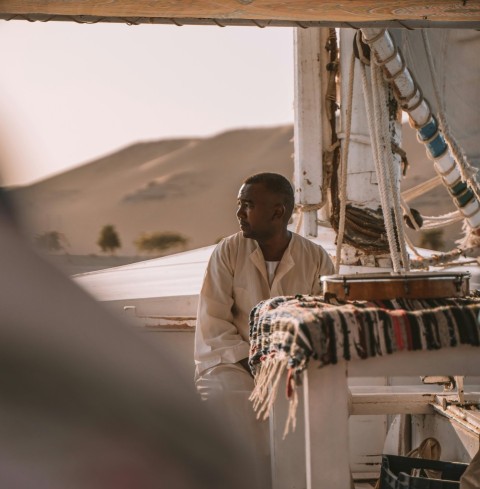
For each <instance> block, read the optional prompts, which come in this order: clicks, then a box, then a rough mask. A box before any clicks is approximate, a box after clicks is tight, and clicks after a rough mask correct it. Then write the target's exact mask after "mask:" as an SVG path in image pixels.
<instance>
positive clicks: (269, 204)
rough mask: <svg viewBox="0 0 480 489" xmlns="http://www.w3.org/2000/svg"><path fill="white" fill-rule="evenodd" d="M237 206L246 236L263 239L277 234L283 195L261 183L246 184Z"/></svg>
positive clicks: (241, 190)
mask: <svg viewBox="0 0 480 489" xmlns="http://www.w3.org/2000/svg"><path fill="white" fill-rule="evenodd" d="M237 206H238V208H237V219H238V223H239V224H240V229H241V230H242V232H243V236H244V237H245V238H252V239H256V240H257V241H258V240H260V241H261V240H265V239H269V238H271V237H272V236H273V235H274V234H275V232H276V231H277V229H278V226H279V224H280V223H281V217H279V211H280V213H281V208H282V206H283V204H282V199H281V197H279V196H278V195H275V194H273V193H272V192H269V191H268V190H267V189H266V188H265V187H264V186H263V184H261V183H253V184H244V185H242V186H241V187H240V190H239V192H238V200H237Z"/></svg>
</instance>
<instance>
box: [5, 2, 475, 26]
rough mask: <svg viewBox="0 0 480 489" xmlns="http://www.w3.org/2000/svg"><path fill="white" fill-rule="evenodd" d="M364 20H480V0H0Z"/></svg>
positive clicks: (219, 15) (67, 12) (114, 13)
mask: <svg viewBox="0 0 480 489" xmlns="http://www.w3.org/2000/svg"><path fill="white" fill-rule="evenodd" d="M15 14H22V15H29V14H47V15H53V16H56V15H58V16H79V15H86V16H95V17H165V18H199V19H204V18H215V19H255V20H260V21H261V20H266V21H267V20H291V21H332V22H353V23H355V22H365V21H388V20H400V21H402V20H405V21H406V20H423V21H425V20H428V21H441V22H467V21H469V22H472V21H480V0H466V1H461V0H460V1H451V0H430V1H424V2H418V1H417V0H384V1H382V2H379V1H378V0H350V1H345V2H338V0H321V1H320V0H315V1H314V0H284V1H281V0H222V1H218V0H215V1H214V0H191V1H185V0H159V1H151V0H129V1H127V0H108V1H107V0H103V1H98V0H84V1H78V2H74V1H69V2H65V1H60V0H43V1H41V0H31V1H25V0H1V1H0V15H1V16H2V17H5V16H6V15H15Z"/></svg>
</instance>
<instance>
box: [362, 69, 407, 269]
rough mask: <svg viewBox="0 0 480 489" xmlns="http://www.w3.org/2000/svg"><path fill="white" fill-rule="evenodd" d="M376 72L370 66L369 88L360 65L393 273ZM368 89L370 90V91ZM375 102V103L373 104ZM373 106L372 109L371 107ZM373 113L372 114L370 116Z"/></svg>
mask: <svg viewBox="0 0 480 489" xmlns="http://www.w3.org/2000/svg"><path fill="white" fill-rule="evenodd" d="M377 71H378V67H376V66H375V64H373V65H372V70H371V73H372V83H371V87H370V86H369V83H368V80H367V73H366V69H365V66H363V65H362V70H361V73H362V82H363V87H364V95H365V108H366V113H367V120H368V125H369V129H370V134H371V136H372V143H373V144H372V149H373V160H374V163H375V169H376V172H377V175H378V180H379V191H380V201H381V205H382V209H383V218H384V221H385V228H386V230H387V239H388V244H389V248H390V252H391V258H392V263H393V269H394V271H395V272H399V271H400V268H401V267H400V258H399V255H398V251H397V246H396V240H395V235H394V229H393V222H392V215H391V212H390V206H389V204H388V196H387V193H386V192H387V182H386V172H385V168H384V167H383V165H382V163H381V159H380V140H379V138H380V133H379V129H380V124H381V122H380V121H379V120H378V119H379V118H380V117H381V113H380V110H381V109H380V108H379V107H378V100H379V96H380V94H379V93H378V92H379V90H378V88H379V84H378V80H374V77H375V78H378V77H376V76H375V74H376V73H377ZM370 88H371V89H372V90H370ZM374 100H375V103H374V102H373V101H374ZM372 105H373V107H372ZM372 113H373V114H372Z"/></svg>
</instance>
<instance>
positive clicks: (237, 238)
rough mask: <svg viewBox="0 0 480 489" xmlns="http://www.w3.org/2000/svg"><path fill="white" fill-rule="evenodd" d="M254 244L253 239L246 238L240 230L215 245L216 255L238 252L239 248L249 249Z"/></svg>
mask: <svg viewBox="0 0 480 489" xmlns="http://www.w3.org/2000/svg"><path fill="white" fill-rule="evenodd" d="M252 246H253V244H252V240H251V239H247V238H244V237H243V234H242V233H241V232H238V233H235V234H231V235H230V236H226V237H225V238H222V239H221V241H220V242H219V243H218V244H217V246H216V247H215V250H214V255H224V254H229V255H230V254H232V253H235V254H236V253H238V251H239V250H249V249H250V248H252Z"/></svg>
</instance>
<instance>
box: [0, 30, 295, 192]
mask: <svg viewBox="0 0 480 489" xmlns="http://www.w3.org/2000/svg"><path fill="white" fill-rule="evenodd" d="M0 45H1V46H2V48H1V49H0V66H1V68H0V140H1V141H2V148H1V149H2V150H3V153H4V155H3V159H4V161H3V163H2V166H1V168H0V174H1V178H2V181H3V183H4V184H6V185H14V184H24V183H27V182H31V181H35V180H38V179H41V178H43V177H45V176H47V175H49V174H53V173H58V172H61V171H63V170H64V169H66V168H68V167H72V166H77V165H79V164H82V163H85V162H87V161H89V160H92V159H95V158H97V157H99V156H102V155H104V154H107V153H109V152H113V151H115V150H117V149H119V148H121V147H124V146H127V145H129V144H131V143H133V142H136V141H143V140H152V139H163V138H168V137H172V136H174V137H183V136H210V135H213V134H216V133H218V132H221V131H223V130H225V129H230V128H238V127H257V126H272V125H280V124H289V123H292V122H293V32H292V29H291V28H278V27H277V28H273V27H272V28H265V29H260V28H257V27H224V28H221V27H216V26H215V27H203V26H183V27H176V26H162V25H142V26H127V25H122V24H120V25H116V24H96V25H78V24H75V23H66V22H49V23H40V22H36V23H29V22H26V21H10V22H7V21H0Z"/></svg>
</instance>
